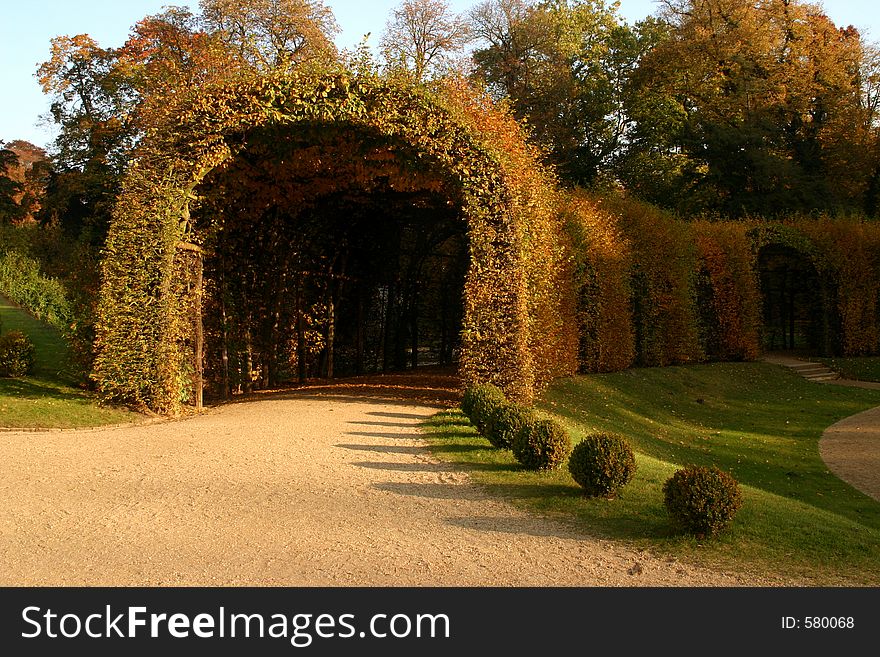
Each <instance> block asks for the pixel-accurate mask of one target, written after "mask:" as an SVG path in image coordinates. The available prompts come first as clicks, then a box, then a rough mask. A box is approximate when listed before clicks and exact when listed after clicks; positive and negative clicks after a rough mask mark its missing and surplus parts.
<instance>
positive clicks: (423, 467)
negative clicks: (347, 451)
mask: <svg viewBox="0 0 880 657" xmlns="http://www.w3.org/2000/svg"><path fill="white" fill-rule="evenodd" d="M352 465H356V466H358V467H359V468H368V469H370V470H390V471H392V472H457V471H458V469H457V468H455V467H453V466H452V465H451V464H447V463H383V462H375V461H361V462H360V463H352Z"/></svg>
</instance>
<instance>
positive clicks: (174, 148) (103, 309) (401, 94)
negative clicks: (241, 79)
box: [93, 70, 576, 412]
mask: <svg viewBox="0 0 880 657" xmlns="http://www.w3.org/2000/svg"><path fill="white" fill-rule="evenodd" d="M267 130H269V131H276V132H277V133H278V134H294V135H296V138H297V139H302V140H303V147H308V143H312V144H314V139H313V138H309V133H310V132H311V133H312V134H313V135H314V134H320V133H321V132H323V131H326V130H336V131H342V132H346V131H349V130H350V131H351V132H352V134H356V135H360V136H368V137H369V138H370V139H372V140H374V141H375V145H376V148H373V149H372V150H371V151H370V152H371V153H377V152H381V151H382V149H385V151H387V152H389V153H391V154H393V158H392V159H393V160H394V163H395V171H396V175H397V178H398V179H400V178H402V177H404V176H402V175H401V174H402V173H403V172H406V171H407V170H409V171H410V172H411V173H412V174H413V175H414V176H415V177H418V175H419V174H421V173H424V172H426V171H429V172H431V179H432V180H433V183H431V184H433V185H434V186H435V188H434V189H433V190H431V189H428V191H430V192H432V193H433V194H435V195H438V194H439V196H440V197H442V198H445V199H446V200H447V201H452V202H453V203H455V204H457V205H458V207H459V208H460V216H461V218H462V220H463V221H464V222H465V225H466V236H467V248H468V271H467V275H466V279H465V283H464V307H463V320H462V331H461V343H462V344H461V371H462V375H463V377H464V378H465V380H466V381H493V382H496V383H497V384H499V385H501V386H502V387H503V388H504V389H505V390H506V391H507V392H508V393H509V394H511V395H512V396H514V397H517V398H520V399H524V400H525V399H529V398H530V397H531V396H532V395H533V393H534V392H535V390H536V389H538V388H539V387H540V386H541V385H542V384H543V383H544V382H546V381H547V380H549V379H550V378H552V377H553V376H557V375H561V374H566V373H570V372H572V371H573V369H574V363H575V352H576V335H575V334H574V328H573V325H574V323H573V322H571V321H568V320H569V318H570V317H571V314H572V313H571V310H570V307H571V298H572V295H571V293H570V291H569V290H568V283H567V280H568V279H569V277H568V276H566V259H565V253H564V246H563V244H562V240H560V239H559V235H560V234H561V231H560V230H559V226H558V218H557V215H556V212H555V209H556V192H555V185H554V181H553V178H552V176H551V175H550V174H549V173H548V172H547V171H546V170H545V169H544V168H543V167H541V166H540V165H539V164H538V157H537V156H536V153H535V152H533V150H532V149H531V148H530V147H528V146H527V145H526V143H525V141H524V139H523V136H522V134H521V131H520V128H519V126H518V125H517V124H516V122H515V121H513V120H512V119H511V118H510V117H509V116H507V115H505V114H503V113H501V112H499V111H498V110H497V109H495V108H494V107H493V106H492V104H491V103H490V101H488V100H487V99H485V98H484V97H481V96H479V95H475V94H474V93H473V92H471V91H470V90H469V89H468V88H467V87H466V86H464V85H455V84H451V85H447V86H445V87H443V88H442V89H436V90H427V89H425V88H422V87H416V86H412V85H410V84H407V83H403V82H397V81H389V80H385V79H382V78H379V77H376V76H372V75H354V74H352V73H350V72H348V71H345V70H335V71H331V72H327V71H308V70H300V71H297V72H296V73H294V74H291V75H287V76H284V77H277V78H266V79H260V80H258V81H255V82H250V83H246V84H238V85H234V86H225V87H217V88H212V89H207V90H206V91H205V93H204V94H203V95H202V96H201V98H200V100H199V102H198V103H196V104H195V105H193V106H188V107H185V108H175V107H173V106H171V107H168V108H167V110H166V112H165V114H164V115H163V116H161V117H159V118H158V119H157V120H156V122H155V123H154V127H153V128H152V129H151V131H150V132H149V134H147V135H146V137H145V138H144V140H143V143H142V144H141V145H140V146H139V148H138V152H137V157H136V160H135V161H134V162H133V163H132V165H131V167H130V169H129V172H128V174H127V176H126V180H125V183H124V186H123V192H122V194H121V196H120V198H119V201H118V203H117V207H116V209H115V211H114V220H113V224H112V226H111V228H110V232H109V236H108V240H107V246H106V249H105V259H104V262H103V269H102V273H103V286H102V291H101V298H100V301H99V311H98V326H97V336H96V360H95V367H94V371H93V376H94V379H95V381H96V382H97V383H98V385H99V388H100V389H101V390H102V391H103V392H104V393H105V394H106V395H107V396H109V397H112V398H116V399H122V400H125V401H127V402H129V403H136V404H139V405H143V406H146V407H149V408H152V409H154V410H157V411H161V412H174V411H175V410H177V409H178V408H179V407H180V405H181V404H182V403H185V401H186V400H187V399H188V398H189V397H191V394H192V389H191V378H192V377H191V375H192V368H191V365H190V363H191V357H192V356H191V354H192V349H193V342H192V334H193V330H192V314H191V312H190V309H191V308H190V307H191V303H190V301H191V300H192V299H198V298H200V294H201V288H200V285H199V283H198V281H197V280H195V281H194V280H193V279H191V278H190V277H188V276H186V275H184V274H185V272H186V271H187V270H188V267H187V266H186V259H187V258H186V257H181V250H180V249H178V248H177V247H178V245H179V244H180V243H181V242H187V243H196V244H198V243H199V242H202V241H203V240H204V239H205V234H204V233H203V232H202V231H201V229H200V225H199V222H198V221H195V220H194V219H193V210H194V209H196V208H198V206H199V197H198V194H199V193H200V191H201V190H202V189H203V188H202V187H201V186H202V185H203V184H205V183H206V182H207V183H208V184H210V179H209V177H210V176H211V175H212V172H215V171H217V170H218V169H219V168H221V167H223V166H228V165H229V163H231V162H234V161H235V160H236V158H237V157H239V156H240V155H242V153H244V152H246V151H247V149H248V148H249V147H250V146H251V145H252V142H253V137H254V135H255V134H256V133H261V134H263V135H265V134H267V132H266V131H267ZM264 141H265V140H264ZM295 150H297V149H294V150H292V151H290V152H291V153H293V152H294V151H295ZM363 155H364V154H363V153H360V154H358V155H357V157H363ZM318 161H320V158H318ZM378 177H379V176H372V177H370V180H376V179H377V178H378ZM385 184H388V182H387V181H386V183H385ZM307 188H308V186H305V187H304V189H307ZM314 191H315V190H314V189H312V190H311V191H310V194H311V195H312V198H318V197H322V198H327V196H328V194H330V195H331V196H332V194H333V193H334V192H333V190H328V191H327V193H324V194H315V193H314ZM411 191H416V190H411ZM422 191H425V190H424V189H422ZM293 205H295V204H293V203H291V202H288V207H293ZM184 253H186V252H184Z"/></svg>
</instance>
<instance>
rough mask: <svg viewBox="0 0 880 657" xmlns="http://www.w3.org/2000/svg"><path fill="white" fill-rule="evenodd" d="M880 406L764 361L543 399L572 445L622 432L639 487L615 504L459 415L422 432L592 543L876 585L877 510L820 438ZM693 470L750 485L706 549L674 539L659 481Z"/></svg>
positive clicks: (633, 377) (577, 384)
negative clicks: (540, 466) (522, 460)
mask: <svg viewBox="0 0 880 657" xmlns="http://www.w3.org/2000/svg"><path fill="white" fill-rule="evenodd" d="M878 405H880V391H875V390H859V389H851V388H843V387H837V386H823V385H819V384H815V383H810V382H807V381H805V380H804V379H802V378H801V377H799V376H797V375H796V374H794V373H792V372H790V371H788V370H786V369H784V368H782V367H777V366H773V365H768V364H764V363H727V364H713V365H694V366H687V367H672V368H663V369H659V368H658V369H636V370H629V371H626V372H620V373H616V374H605V375H590V376H582V377H576V378H570V379H563V380H560V381H557V382H556V383H555V384H554V385H553V386H552V387H551V388H550V390H548V391H547V393H546V394H545V396H544V399H543V400H542V401H541V402H540V404H539V406H540V408H541V409H543V410H545V411H547V412H550V413H552V414H554V415H556V416H557V417H558V418H559V419H560V420H562V421H563V422H564V423H565V424H566V426H567V427H568V428H569V429H570V431H571V433H572V437H573V440H574V441H575V442H577V441H579V440H580V439H582V437H583V436H584V435H586V434H587V433H589V432H592V431H595V430H610V431H616V432H619V433H622V434H624V435H626V436H627V437H628V438H629V439H630V441H631V444H632V446H633V448H634V449H635V450H636V452H637V462H638V470H637V473H636V476H635V478H634V480H633V481H632V482H631V483H630V484H629V485H628V486H627V487H626V488H625V489H624V490H623V491H622V493H621V495H620V496H619V497H618V498H617V499H615V500H591V499H587V498H585V497H584V496H583V495H582V494H581V492H580V488H579V487H578V486H577V485H576V484H575V483H574V481H573V480H572V479H571V476H570V475H569V474H568V470H567V468H565V467H563V468H562V469H561V470H559V471H556V472H551V473H545V474H541V473H532V472H527V471H524V470H522V469H521V468H520V467H519V466H518V464H517V463H516V461H515V460H514V459H513V457H512V456H511V455H510V453H509V452H506V451H499V450H494V449H492V448H491V447H490V446H489V445H488V442H487V441H485V440H484V439H483V438H481V437H479V436H478V435H476V433H475V431H474V430H473V429H472V428H471V427H470V425H469V424H468V422H467V420H466V419H465V418H464V416H463V415H461V414H460V413H458V412H457V411H450V412H446V413H441V414H439V415H438V416H436V417H435V418H433V419H432V420H430V421H429V422H428V424H427V433H428V437H429V440H430V442H431V443H432V448H433V450H434V452H435V453H436V454H437V455H438V457H440V458H442V459H446V460H449V461H453V462H455V463H458V464H461V465H462V466H464V467H466V468H468V469H470V470H471V471H472V473H473V476H474V477H475V479H476V480H477V481H478V482H480V483H482V484H485V485H486V486H487V487H488V488H489V489H490V490H491V491H493V492H494V493H496V494H498V495H500V496H503V497H507V498H509V499H511V500H513V501H514V502H515V503H519V504H522V505H524V506H527V507H530V508H532V509H535V510H537V511H539V512H542V513H545V514H548V515H551V516H556V517H559V518H562V519H563V520H569V521H572V522H575V523H577V524H579V525H581V526H583V527H584V528H586V529H587V530H588V531H589V532H592V533H595V534H599V535H601V536H604V537H608V538H614V539H618V540H622V541H624V542H627V543H630V544H632V545H633V546H635V547H638V548H648V549H651V550H652V551H654V552H656V553H658V554H662V555H674V556H676V557H678V558H681V559H683V560H688V561H692V562H695V563H701V564H704V565H710V566H715V567H721V568H724V569H726V570H731V571H746V572H756V573H766V574H775V575H780V576H784V577H794V578H799V579H801V580H802V581H805V582H808V583H812V584H830V585H837V584H847V585H876V584H878V583H880V503H878V502H875V501H874V500H872V499H871V498H869V497H867V496H865V495H863V494H862V493H860V492H858V491H857V490H855V489H854V488H852V487H851V486H849V485H847V484H845V483H844V482H842V481H840V480H839V479H838V478H837V477H835V476H834V475H832V474H831V473H830V472H829V471H828V470H827V468H826V467H825V465H824V463H823V462H822V460H821V458H820V457H819V451H818V441H819V438H820V436H821V434H822V432H823V431H824V429H826V428H827V427H828V426H830V425H831V424H833V423H835V422H836V421H838V420H840V419H842V418H844V417H847V416H849V415H852V414H854V413H858V412H860V411H863V410H866V409H868V408H871V407H874V406H878ZM688 463H696V464H700V465H709V464H715V465H717V466H719V467H721V468H722V469H725V470H727V471H729V472H731V473H732V474H733V475H734V476H735V477H736V478H737V479H738V480H739V481H740V483H741V484H742V488H743V494H744V498H745V505H744V507H743V509H742V511H741V512H740V513H739V515H738V516H737V517H736V520H735V521H734V524H733V525H732V527H731V529H730V530H729V531H728V532H727V533H725V534H723V535H721V536H720V537H718V538H716V539H713V540H711V541H706V542H703V543H699V542H697V541H696V540H695V539H693V538H691V537H688V536H683V535H680V534H677V533H676V532H674V531H673V530H672V528H671V525H670V523H669V520H668V518H667V515H666V510H665V508H664V506H663V493H662V485H663V482H664V481H665V480H666V479H667V478H668V477H670V476H671V475H672V474H673V472H674V471H675V470H676V468H677V467H679V466H681V465H685V464H688Z"/></svg>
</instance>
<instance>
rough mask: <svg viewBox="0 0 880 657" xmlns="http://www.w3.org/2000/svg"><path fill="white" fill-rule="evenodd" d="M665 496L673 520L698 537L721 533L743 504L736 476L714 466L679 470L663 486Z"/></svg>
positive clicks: (693, 466) (690, 467)
mask: <svg viewBox="0 0 880 657" xmlns="http://www.w3.org/2000/svg"><path fill="white" fill-rule="evenodd" d="M663 496H664V502H665V504H666V509H667V511H669V515H670V516H671V517H672V520H673V522H674V523H675V524H676V525H677V526H678V527H679V528H680V529H682V530H684V531H686V532H688V533H691V534H694V535H696V536H698V537H704V536H714V535H716V534H718V533H719V532H721V531H722V530H723V529H725V528H726V527H727V526H728V525H729V524H730V523H731V521H732V520H733V517H734V516H735V515H736V512H737V511H739V509H740V508H741V507H742V493H740V490H739V484H738V483H737V481H736V479H734V478H733V477H731V476H730V475H729V474H727V473H726V472H723V471H722V470H719V469H718V468H716V467H714V466H712V467H708V468H707V467H701V466H696V465H689V466H687V467H686V468H683V469H681V470H679V471H678V472H676V473H675V474H674V475H673V476H672V477H671V478H670V479H668V480H667V481H666V483H665V484H664V485H663Z"/></svg>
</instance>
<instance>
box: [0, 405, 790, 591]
mask: <svg viewBox="0 0 880 657" xmlns="http://www.w3.org/2000/svg"><path fill="white" fill-rule="evenodd" d="M435 410H436V409H434V408H430V407H427V406H424V405H418V404H416V403H414V402H404V401H398V402H393V401H387V400H376V399H370V398H365V397H361V396H355V395H353V394H348V395H341V396H340V395H338V394H337V395H335V396H334V395H330V394H327V393H322V392H320V391H319V392H315V391H311V392H297V393H292V394H289V395H287V396H286V397H283V398H278V397H273V398H269V399H265V400H262V401H259V402H248V403H238V404H232V405H229V406H225V407H222V408H220V409H216V410H214V411H211V412H209V413H207V414H205V415H203V416H200V417H197V418H193V419H189V420H186V421H181V422H172V423H160V424H152V425H148V426H140V427H127V428H116V429H108V430H94V431H79V432H47V433H0V460H2V463H3V465H2V468H0V500H2V506H0V585H121V586H138V585H144V586H154V585H227V586H236V585H255V586H263V585H282V586H311V585H332V586H335V585H340V586H348V585H364V586H386V585H387V586H402V585H414V586H447V585H451V586H459V585H462V586H482V585H562V586H594V585H615V586H616V585H624V586H626V585H638V586H658V585H675V586H709V585H719V586H736V585H773V584H778V583H779V582H774V581H770V580H766V579H763V580H762V579H758V578H755V577H750V576H747V575H737V574H722V573H716V572H712V571H709V570H703V569H698V568H695V567H692V566H685V565H681V564H679V563H675V562H673V561H665V560H661V559H657V558H653V557H651V556H649V555H647V554H643V553H639V552H635V551H632V550H629V549H625V548H623V547H619V546H616V545H614V544H612V543H610V542H608V541H604V540H597V539H594V538H591V537H590V536H589V535H587V534H584V533H581V532H580V531H578V530H575V529H572V528H570V527H568V526H566V525H562V524H559V523H557V522H553V521H548V520H546V519H542V518H537V517H533V516H531V515H528V514H527V513H525V512H522V511H519V510H516V509H515V508H513V507H512V506H511V505H509V504H508V503H506V502H503V501H499V500H495V499H491V498H489V497H487V495H485V494H484V493H483V491H482V489H481V488H479V487H478V486H475V485H474V484H472V483H470V481H469V479H468V477H467V476H466V475H465V474H462V473H460V472H456V471H454V470H453V469H452V468H451V467H450V466H447V465H444V464H441V463H438V462H436V461H435V460H433V459H432V458H431V456H430V455H429V453H428V452H427V450H426V449H425V447H424V445H423V443H422V442H421V441H420V439H419V436H418V432H417V429H416V425H417V423H418V422H419V421H420V420H421V419H423V418H425V417H428V416H429V415H431V414H432V413H434V412H435Z"/></svg>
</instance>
